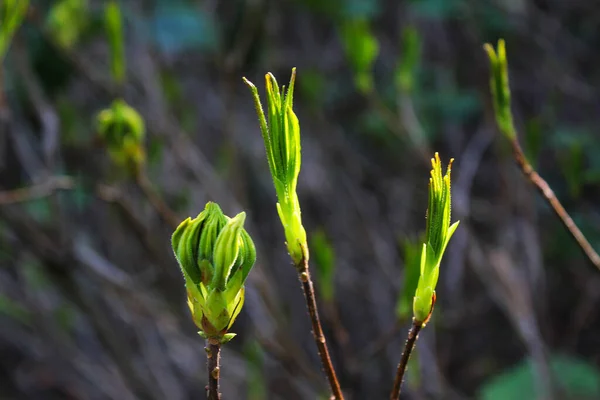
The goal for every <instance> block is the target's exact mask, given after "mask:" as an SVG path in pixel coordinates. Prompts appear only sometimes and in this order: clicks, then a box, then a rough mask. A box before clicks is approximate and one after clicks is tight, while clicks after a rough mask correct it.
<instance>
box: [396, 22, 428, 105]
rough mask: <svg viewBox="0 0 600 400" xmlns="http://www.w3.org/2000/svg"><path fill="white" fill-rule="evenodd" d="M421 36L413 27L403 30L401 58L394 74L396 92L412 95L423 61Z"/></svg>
mask: <svg viewBox="0 0 600 400" xmlns="http://www.w3.org/2000/svg"><path fill="white" fill-rule="evenodd" d="M421 46H422V44H421V36H420V35H419V32H418V31H417V30H416V29H415V28H414V27H413V26H407V27H405V28H404V29H403V30H402V37H401V46H400V57H399V60H398V64H397V66H396V71H395V72H394V77H395V83H396V90H398V91H399V92H404V93H408V94H410V93H411V92H412V89H413V87H414V85H415V79H416V76H417V70H418V68H419V61H420V59H421Z"/></svg>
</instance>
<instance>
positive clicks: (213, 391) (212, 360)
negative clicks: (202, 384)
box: [206, 339, 221, 400]
mask: <svg viewBox="0 0 600 400" xmlns="http://www.w3.org/2000/svg"><path fill="white" fill-rule="evenodd" d="M206 368H207V371H208V385H207V386H206V394H207V398H208V400H220V399H221V393H220V392H219V377H220V374H221V344H220V343H219V342H218V341H215V340H213V339H209V340H208V343H207V347H206Z"/></svg>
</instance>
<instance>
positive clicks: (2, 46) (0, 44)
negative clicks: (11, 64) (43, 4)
mask: <svg viewBox="0 0 600 400" xmlns="http://www.w3.org/2000/svg"><path fill="white" fill-rule="evenodd" d="M28 7H29V0H2V2H1V3H0V64H2V61H3V60H4V56H5V55H6V52H7V51H8V47H9V45H10V42H11V40H12V37H13V35H14V33H15V31H16V30H17V29H18V27H19V25H21V22H22V21H23V19H24V18H25V15H26V14H27V9H28Z"/></svg>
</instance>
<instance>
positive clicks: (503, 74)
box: [483, 39, 516, 140]
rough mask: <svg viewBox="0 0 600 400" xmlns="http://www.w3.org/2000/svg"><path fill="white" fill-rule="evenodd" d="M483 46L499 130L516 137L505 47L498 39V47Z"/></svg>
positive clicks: (509, 137)
mask: <svg viewBox="0 0 600 400" xmlns="http://www.w3.org/2000/svg"><path fill="white" fill-rule="evenodd" d="M483 48H484V49H485V51H486V52H487V54H488V57H489V59H490V67H491V76H490V89H491V92H492V99H493V102H494V112H495V114H496V123H497V124H498V127H499V128H500V131H502V133H503V134H504V135H505V136H506V137H507V138H508V139H511V140H512V139H514V138H515V137H516V133H515V127H514V125H513V117H512V112H511V111H510V86H509V84H508V62H507V61H506V47H505V44H504V40H503V39H500V40H498V47H497V49H496V50H494V47H493V46H492V45H491V44H489V43H486V44H485V45H484V46H483Z"/></svg>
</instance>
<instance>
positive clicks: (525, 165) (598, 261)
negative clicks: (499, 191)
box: [512, 138, 600, 269]
mask: <svg viewBox="0 0 600 400" xmlns="http://www.w3.org/2000/svg"><path fill="white" fill-rule="evenodd" d="M512 147H513V153H514V156H515V161H516V162H517V165H518V166H519V168H521V171H522V172H523V175H525V177H526V178H527V179H528V180H529V182H530V183H531V184H532V185H534V186H535V187H536V188H537V190H538V191H539V192H540V194H541V195H542V196H544V198H545V199H546V201H548V203H549V204H550V206H552V209H553V210H554V213H555V214H556V215H557V216H558V218H560V220H561V221H562V223H563V225H564V226H565V228H567V230H568V231H569V232H570V233H571V236H573V238H574V239H575V240H576V241H577V243H578V244H579V247H581V249H582V250H583V252H584V253H585V255H586V256H587V257H588V258H589V260H590V261H591V262H592V264H594V265H595V266H596V268H598V269H600V256H599V255H598V253H596V251H595V250H594V248H593V247H592V245H591V244H590V242H588V240H587V239H586V237H585V236H584V235H583V233H582V232H581V230H579V228H578V227H577V225H575V222H574V221H573V219H572V218H571V216H570V215H569V213H567V211H566V210H565V208H564V207H563V206H562V204H560V201H558V198H557V197H556V195H555V194H554V192H553V191H552V189H551V188H550V186H549V185H548V183H547V182H546V181H545V180H544V179H543V178H542V177H541V176H540V175H539V174H538V173H537V172H536V171H535V170H534V169H533V167H532V166H531V164H529V162H528V161H527V158H526V157H525V154H523V150H522V149H521V146H520V145H519V142H518V141H517V139H516V138H515V139H513V140H512Z"/></svg>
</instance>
